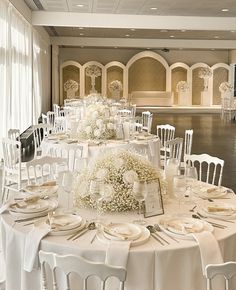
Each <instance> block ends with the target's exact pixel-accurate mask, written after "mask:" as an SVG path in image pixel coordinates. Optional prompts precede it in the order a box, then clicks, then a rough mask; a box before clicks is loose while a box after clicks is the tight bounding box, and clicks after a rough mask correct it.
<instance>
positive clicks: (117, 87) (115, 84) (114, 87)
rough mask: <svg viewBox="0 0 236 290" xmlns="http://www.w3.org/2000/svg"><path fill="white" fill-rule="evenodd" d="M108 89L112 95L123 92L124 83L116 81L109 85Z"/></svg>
mask: <svg viewBox="0 0 236 290" xmlns="http://www.w3.org/2000/svg"><path fill="white" fill-rule="evenodd" d="M108 89H109V91H110V92H111V93H112V92H115V91H118V92H120V91H122V89H123V86H122V83H121V82H120V81H118V80H115V81H112V82H110V83H109V86H108Z"/></svg>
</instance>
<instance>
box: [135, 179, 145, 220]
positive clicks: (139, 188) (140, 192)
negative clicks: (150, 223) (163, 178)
mask: <svg viewBox="0 0 236 290" xmlns="http://www.w3.org/2000/svg"><path fill="white" fill-rule="evenodd" d="M133 196H134V198H135V199H136V200H137V201H138V214H139V215H140V214H142V212H143V202H144V201H145V198H146V196H147V183H146V182H144V181H135V182H134V185H133ZM133 222H134V223H136V224H140V225H144V224H145V223H146V222H145V221H144V220H143V219H138V220H135V221H133Z"/></svg>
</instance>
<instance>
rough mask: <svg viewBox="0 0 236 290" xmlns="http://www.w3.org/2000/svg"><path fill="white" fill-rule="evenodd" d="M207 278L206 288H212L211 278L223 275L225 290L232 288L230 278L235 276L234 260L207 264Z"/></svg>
mask: <svg viewBox="0 0 236 290" xmlns="http://www.w3.org/2000/svg"><path fill="white" fill-rule="evenodd" d="M205 273H206V279H207V290H214V288H213V287H212V280H213V279H214V277H216V276H219V275H220V276H223V277H224V279H225V290H233V288H230V279H232V278H233V277H234V276H236V262H227V263H223V264H212V265H207V266H206V269H205Z"/></svg>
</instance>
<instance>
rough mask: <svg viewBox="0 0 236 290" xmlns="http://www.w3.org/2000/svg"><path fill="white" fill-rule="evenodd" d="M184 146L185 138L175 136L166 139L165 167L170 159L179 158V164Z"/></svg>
mask: <svg viewBox="0 0 236 290" xmlns="http://www.w3.org/2000/svg"><path fill="white" fill-rule="evenodd" d="M182 147H183V138H175V139H172V140H168V141H166V149H167V150H166V151H165V158H164V167H165V166H166V163H167V160H168V159H172V158H174V159H177V160H178V161H179V164H180V162H181V156H182Z"/></svg>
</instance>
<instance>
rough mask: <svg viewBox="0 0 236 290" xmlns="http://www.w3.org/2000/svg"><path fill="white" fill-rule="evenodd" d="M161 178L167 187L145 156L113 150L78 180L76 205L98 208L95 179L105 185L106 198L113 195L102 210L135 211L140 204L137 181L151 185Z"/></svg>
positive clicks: (98, 160)
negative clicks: (93, 194) (135, 187)
mask: <svg viewBox="0 0 236 290" xmlns="http://www.w3.org/2000/svg"><path fill="white" fill-rule="evenodd" d="M158 178H159V180H160V183H161V186H164V182H163V179H162V176H161V173H160V172H159V171H158V170H157V169H156V168H155V167H153V166H152V164H151V163H150V162H149V161H148V160H147V159H145V158H144V157H143V156H140V155H137V154H135V153H133V152H129V151H126V150H122V149H114V150H110V151H107V152H105V153H103V155H102V156H101V157H99V158H98V159H96V160H95V162H94V163H93V165H92V166H90V169H86V170H85V171H84V172H82V174H81V175H80V176H79V177H78V179H77V182H76V188H75V193H76V194H75V202H76V205H77V206H79V207H81V206H83V207H91V208H96V202H95V201H94V200H93V199H92V198H91V197H90V195H89V187H90V183H91V181H92V180H94V179H100V180H102V181H103V183H104V194H105V196H108V195H109V196H111V198H110V199H109V200H110V201H103V203H102V210H104V211H119V212H120V211H128V210H135V209H137V208H138V202H137V201H136V200H135V198H134V197H133V195H132V190H133V184H134V182H135V181H143V182H147V183H148V182H153V180H157V179H158Z"/></svg>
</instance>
